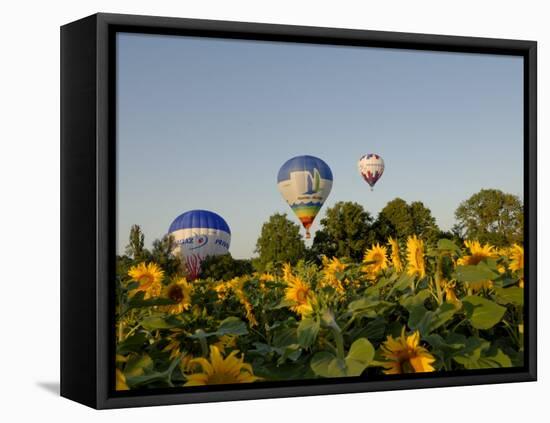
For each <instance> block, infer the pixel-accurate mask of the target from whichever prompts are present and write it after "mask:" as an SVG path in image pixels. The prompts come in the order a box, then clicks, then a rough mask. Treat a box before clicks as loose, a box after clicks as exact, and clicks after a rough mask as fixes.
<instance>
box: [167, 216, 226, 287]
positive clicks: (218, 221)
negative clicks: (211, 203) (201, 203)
mask: <svg viewBox="0 0 550 423" xmlns="http://www.w3.org/2000/svg"><path fill="white" fill-rule="evenodd" d="M168 232H169V234H170V235H172V236H173V237H174V241H175V244H176V247H175V249H174V251H173V252H174V254H179V255H180V257H182V259H183V260H184V261H185V264H186V266H187V271H188V272H189V276H190V277H191V278H192V279H195V278H196V277H197V276H198V275H199V273H200V270H201V262H202V261H203V260H204V259H205V258H206V257H208V256H216V255H220V254H226V253H227V252H228V250H229V244H230V242H231V230H230V229H229V225H228V224H227V222H226V221H225V220H224V219H223V218H222V217H221V216H220V215H218V214H216V213H214V212H211V211H208V210H191V211H188V212H185V213H183V214H181V215H179V216H178V217H176V218H175V219H174V221H173V222H172V224H171V225H170V229H168Z"/></svg>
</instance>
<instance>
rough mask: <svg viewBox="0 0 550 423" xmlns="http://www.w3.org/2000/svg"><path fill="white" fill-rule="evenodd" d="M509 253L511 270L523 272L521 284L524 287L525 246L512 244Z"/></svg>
mask: <svg viewBox="0 0 550 423" xmlns="http://www.w3.org/2000/svg"><path fill="white" fill-rule="evenodd" d="M508 255H509V259H510V270H511V271H513V272H521V278H520V280H519V286H520V287H521V288H523V285H524V280H523V272H522V271H523V266H524V264H523V247H522V246H521V245H518V244H514V245H512V246H511V247H510V249H509V251H508Z"/></svg>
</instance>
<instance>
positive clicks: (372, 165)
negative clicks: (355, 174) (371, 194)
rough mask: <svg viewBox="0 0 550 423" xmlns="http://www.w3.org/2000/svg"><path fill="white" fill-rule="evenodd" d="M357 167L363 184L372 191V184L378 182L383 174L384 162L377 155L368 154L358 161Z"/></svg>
mask: <svg viewBox="0 0 550 423" xmlns="http://www.w3.org/2000/svg"><path fill="white" fill-rule="evenodd" d="M357 166H358V167H359V173H360V174H361V176H362V177H363V179H364V180H365V182H366V183H367V184H369V185H370V190H371V191H372V189H373V187H374V184H376V182H378V180H379V179H380V177H381V176H382V174H383V173H384V160H383V159H382V157H381V156H380V155H378V154H374V153H369V154H365V155H364V156H363V157H361V158H360V159H359V163H357Z"/></svg>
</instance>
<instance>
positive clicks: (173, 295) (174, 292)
mask: <svg viewBox="0 0 550 423" xmlns="http://www.w3.org/2000/svg"><path fill="white" fill-rule="evenodd" d="M168 298H170V299H171V300H172V301H175V302H177V303H179V302H181V301H182V300H183V289H181V287H180V286H178V285H173V286H171V287H170V289H168Z"/></svg>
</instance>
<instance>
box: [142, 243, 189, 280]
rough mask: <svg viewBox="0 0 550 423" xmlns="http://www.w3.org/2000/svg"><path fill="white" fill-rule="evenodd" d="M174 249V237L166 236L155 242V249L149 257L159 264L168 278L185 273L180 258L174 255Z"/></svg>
mask: <svg viewBox="0 0 550 423" xmlns="http://www.w3.org/2000/svg"><path fill="white" fill-rule="evenodd" d="M174 248H175V244H174V238H173V237H172V235H165V236H164V237H162V238H161V239H156V240H155V241H153V249H152V250H151V254H150V257H149V260H150V261H154V262H155V263H157V264H159V265H160V266H161V267H162V268H163V269H164V271H165V272H166V276H169V277H170V276H173V275H175V274H176V273H178V272H184V271H185V267H184V264H183V262H182V260H181V259H180V258H179V256H176V255H174V254H172V251H174Z"/></svg>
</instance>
